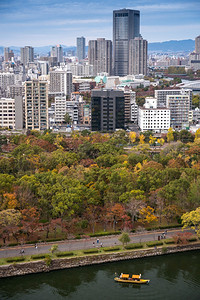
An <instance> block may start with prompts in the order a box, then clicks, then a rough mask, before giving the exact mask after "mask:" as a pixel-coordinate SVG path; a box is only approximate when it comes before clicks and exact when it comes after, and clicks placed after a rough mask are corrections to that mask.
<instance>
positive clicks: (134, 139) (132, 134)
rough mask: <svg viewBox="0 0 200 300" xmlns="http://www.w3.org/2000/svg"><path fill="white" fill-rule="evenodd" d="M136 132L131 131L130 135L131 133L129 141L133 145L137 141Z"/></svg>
mask: <svg viewBox="0 0 200 300" xmlns="http://www.w3.org/2000/svg"><path fill="white" fill-rule="evenodd" d="M136 136H137V135H136V132H134V131H131V132H130V133H129V139H130V141H131V143H135V141H136Z"/></svg>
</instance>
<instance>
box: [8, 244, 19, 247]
mask: <svg viewBox="0 0 200 300" xmlns="http://www.w3.org/2000/svg"><path fill="white" fill-rule="evenodd" d="M17 245H18V244H17V243H10V244H9V245H8V247H13V246H17Z"/></svg>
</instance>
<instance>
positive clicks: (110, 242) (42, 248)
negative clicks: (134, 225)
mask: <svg viewBox="0 0 200 300" xmlns="http://www.w3.org/2000/svg"><path fill="white" fill-rule="evenodd" d="M163 232H164V231H154V232H143V233H132V234H130V235H129V236H130V239H131V241H130V243H139V242H148V241H154V240H158V235H161V234H162V233H163ZM181 232H183V231H182V230H181V229H171V230H167V234H166V238H171V237H173V235H176V234H178V233H181ZM184 232H191V233H193V234H194V231H193V230H184ZM97 239H99V242H98V243H97ZM118 239H119V236H118V235H114V236H113V235H112V236H106V237H105V236H104V237H98V238H86V239H80V240H65V241H59V242H51V243H46V244H45V243H38V244H37V248H36V247H35V245H22V246H16V247H2V248H0V258H4V257H12V256H19V255H20V251H21V250H22V249H24V255H32V254H40V253H49V251H50V249H51V247H52V245H55V244H57V245H58V250H59V251H72V250H81V249H90V248H95V247H100V246H101V243H102V246H103V247H109V246H115V245H121V243H120V242H119V240H118Z"/></svg>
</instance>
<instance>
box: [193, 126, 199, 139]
mask: <svg viewBox="0 0 200 300" xmlns="http://www.w3.org/2000/svg"><path fill="white" fill-rule="evenodd" d="M198 139H200V128H199V129H197V131H196V132H195V139H194V140H195V141H196V140H198Z"/></svg>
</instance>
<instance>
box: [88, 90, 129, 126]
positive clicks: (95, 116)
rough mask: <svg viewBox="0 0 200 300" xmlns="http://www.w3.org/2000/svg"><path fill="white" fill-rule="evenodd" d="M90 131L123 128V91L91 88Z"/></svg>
mask: <svg viewBox="0 0 200 300" xmlns="http://www.w3.org/2000/svg"><path fill="white" fill-rule="evenodd" d="M91 128H92V131H114V130H115V129H116V128H119V129H123V128H124V92H123V91H118V90H106V89H105V90H102V89H101V90H93V91H92V98H91Z"/></svg>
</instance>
